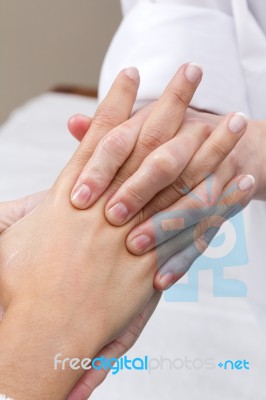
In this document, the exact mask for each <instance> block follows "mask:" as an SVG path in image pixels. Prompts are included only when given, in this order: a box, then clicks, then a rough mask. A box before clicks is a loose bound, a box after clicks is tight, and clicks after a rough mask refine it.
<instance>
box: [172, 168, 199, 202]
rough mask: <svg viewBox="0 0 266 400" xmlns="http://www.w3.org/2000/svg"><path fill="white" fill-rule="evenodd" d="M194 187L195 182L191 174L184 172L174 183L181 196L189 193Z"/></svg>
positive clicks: (173, 185) (173, 186) (174, 187)
mask: <svg viewBox="0 0 266 400" xmlns="http://www.w3.org/2000/svg"><path fill="white" fill-rule="evenodd" d="M193 187H194V182H193V179H192V177H191V176H190V174H188V173H186V172H183V173H182V174H181V175H180V176H179V177H178V179H177V180H176V181H175V182H174V183H173V184H172V188H173V189H174V190H175V191H176V193H177V194H178V195H179V196H181V197H182V196H184V195H185V194H187V193H189V192H190V191H191V190H192V189H193Z"/></svg>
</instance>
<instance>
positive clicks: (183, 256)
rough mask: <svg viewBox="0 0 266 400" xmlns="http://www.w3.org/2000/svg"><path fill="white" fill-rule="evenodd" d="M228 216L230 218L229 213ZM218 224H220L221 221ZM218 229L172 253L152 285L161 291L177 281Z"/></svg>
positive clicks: (216, 227)
mask: <svg viewBox="0 0 266 400" xmlns="http://www.w3.org/2000/svg"><path fill="white" fill-rule="evenodd" d="M228 218H230V215H229V216H228ZM220 224H221V225H222V222H220ZM218 231H219V227H218V226H215V227H214V228H213V229H211V230H209V232H208V233H206V234H205V235H203V236H200V237H199V238H197V239H195V241H194V243H192V244H190V245H189V246H188V247H186V248H185V249H183V250H181V251H180V252H179V253H177V254H175V255H173V256H172V257H171V258H170V259H169V260H168V261H167V262H166V263H165V264H164V265H163V266H162V267H161V269H160V270H159V271H158V272H157V274H156V275H155V278H154V287H155V288H156V289H158V290H162V291H163V290H167V289H169V288H170V287H171V286H173V285H174V284H175V283H176V282H177V281H179V279H181V278H182V277H183V276H184V275H185V274H186V273H187V272H188V270H189V268H190V267H191V266H192V264H193V263H194V262H195V261H196V259H197V258H198V257H200V256H201V255H202V254H203V253H204V251H205V250H206V249H207V247H208V246H209V244H210V243H211V241H212V239H213V238H214V236H215V235H216V234H217V232H218Z"/></svg>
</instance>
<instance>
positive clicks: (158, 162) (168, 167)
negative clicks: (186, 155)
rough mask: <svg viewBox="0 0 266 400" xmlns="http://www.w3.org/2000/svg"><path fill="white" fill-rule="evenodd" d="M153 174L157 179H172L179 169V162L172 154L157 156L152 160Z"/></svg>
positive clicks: (153, 156) (152, 157)
mask: <svg viewBox="0 0 266 400" xmlns="http://www.w3.org/2000/svg"><path fill="white" fill-rule="evenodd" d="M150 162H151V166H152V173H153V174H154V175H155V176H156V177H158V176H159V177H161V176H162V177H169V178H172V177H173V176H174V174H175V172H176V170H177V168H178V162H177V160H176V159H175V158H174V157H173V156H172V155H170V154H160V155H159V154H155V155H152V156H151V159H150Z"/></svg>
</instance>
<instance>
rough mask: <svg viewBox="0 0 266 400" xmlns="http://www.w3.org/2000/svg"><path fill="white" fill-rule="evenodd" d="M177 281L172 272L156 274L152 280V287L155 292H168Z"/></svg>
mask: <svg viewBox="0 0 266 400" xmlns="http://www.w3.org/2000/svg"><path fill="white" fill-rule="evenodd" d="M176 281H177V277H176V275H175V274H174V273H173V272H170V271H169V272H160V271H159V272H157V274H156V276H155V278H154V287H155V289H157V290H161V291H164V290H168V289H170V287H171V286H172V285H173V284H174V283H175V282H176Z"/></svg>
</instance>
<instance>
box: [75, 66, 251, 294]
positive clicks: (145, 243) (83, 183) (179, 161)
mask: <svg viewBox="0 0 266 400" xmlns="http://www.w3.org/2000/svg"><path fill="white" fill-rule="evenodd" d="M181 72H183V71H182V68H181V69H180V71H179V74H180V76H182V75H181ZM177 78H179V75H178V74H177V76H176V77H175V78H174V79H173V81H172V82H171V83H170V84H169V85H168V88H167V90H166V91H165V93H164V95H163V96H162V97H161V98H160V99H159V101H158V102H157V103H156V106H155V107H154V109H153V110H152V112H151V114H150V116H149V117H148V118H147V120H146V122H145V123H144V125H143V128H142V130H141V132H140V134H139V138H138V142H137V144H136V145H135V148H134V150H133V153H132V155H130V153H131V152H132V146H131V145H130V144H129V142H128V140H129V137H130V135H129V134H128V133H127V130H126V129H125V130H123V131H120V132H118V133H117V135H116V136H113V138H112V137H111V135H110V139H109V145H108V146H107V145H106V140H105V138H104V139H103V141H102V142H100V144H99V145H98V146H97V148H96V151H95V153H94V155H93V157H92V158H91V159H90V160H89V162H88V163H87V165H86V166H85V168H84V169H83V172H82V174H81V176H80V177H79V178H78V180H77V183H76V185H75V188H74V190H73V192H72V202H73V204H74V205H75V206H76V207H79V208H82V209H85V208H86V207H89V206H90V205H91V204H93V203H94V201H95V200H96V199H97V198H98V196H99V195H100V194H101V193H102V192H103V191H104V190H105V188H106V187H107V186H108V185H109V183H110V182H111V180H112V179H113V176H114V173H115V172H116V171H117V169H118V168H119V167H120V166H121V163H122V162H123V160H124V159H125V158H126V157H129V161H130V158H131V157H132V156H134V155H135V154H138V157H139V154H142V157H141V156H140V157H141V159H142V161H143V162H142V164H141V166H140V167H139V168H138V170H137V171H136V172H135V173H134V174H133V175H132V176H131V177H128V179H127V181H126V182H125V183H124V184H123V185H122V186H121V187H120V188H119V190H118V191H117V192H116V193H114V194H113V196H112V197H111V199H110V200H109V202H108V204H107V207H106V218H107V219H108V220H109V221H110V222H111V223H113V224H116V225H122V224H124V223H126V222H127V221H128V220H130V219H131V218H132V217H133V216H135V215H136V214H137V216H138V221H139V223H141V222H143V221H146V220H147V219H148V218H149V217H151V216H152V215H154V214H155V213H158V212H160V211H162V210H168V208H169V207H171V211H173V210H175V209H176V210H180V205H179V203H178V200H180V199H181V198H182V197H183V196H184V195H185V194H187V193H189V192H191V190H193V189H194V188H195V189H194V192H193V195H199V194H200V195H201V196H203V198H202V203H201V208H202V209H204V212H205V214H204V213H202V212H201V213H197V215H196V216H195V219H194V221H191V219H190V226H192V225H193V224H197V223H198V222H199V221H200V219H201V218H203V216H204V215H205V216H206V215H209V214H206V208H208V213H211V211H212V208H213V206H214V205H215V204H216V203H217V202H218V201H219V200H220V197H221V195H222V193H223V191H224V188H225V186H226V185H227V184H228V183H229V182H230V180H231V179H232V178H233V177H235V176H236V175H237V169H238V168H237V162H236V159H235V156H234V152H232V149H233V148H234V147H235V146H236V144H237V143H238V141H239V140H240V139H241V137H242V136H243V134H244V132H245V130H246V127H247V120H246V118H245V117H243V116H242V115H241V114H238V113H236V114H234V113H231V114H229V115H228V116H227V117H223V118H220V119H219V121H217V119H216V120H214V119H210V118H209V119H208V118H206V117H202V116H201V115H200V113H197V112H195V111H192V110H189V111H187V112H186V113H185V111H186V109H187V106H188V100H186V101H184V99H183V100H182V98H183V97H184V92H185V91H187V90H188V88H189V85H188V84H187V88H186V87H185V85H184V87H182V88H181V89H180V88H179V90H178V93H179V97H178V101H177V103H176V102H175V100H176V98H174V97H171V95H172V93H173V92H174V90H173V89H174V88H175V86H174V84H175V79H176V82H178V80H177ZM166 105H167V108H166ZM85 118H86V117H83V127H84V128H85V126H86V123H85ZM169 121H170V122H169ZM218 123H219V124H218ZM147 138H148V139H147ZM114 139H115V140H114ZM147 140H148V142H147ZM240 142H241V141H240ZM110 143H111V144H110ZM111 148H116V150H117V151H115V152H113V153H112V152H111V151H110V149H111ZM108 149H109V150H108ZM106 150H108V151H106ZM103 156H104V157H103ZM210 174H211V193H208V196H206V193H204V190H203V187H204V186H203V184H201V182H203V181H204V179H205V178H206V177H208V176H209V175H210ZM120 175H121V176H123V168H122V169H121V171H120ZM209 181H210V179H209ZM209 181H208V182H209ZM246 181H247V182H249V184H250V185H251V186H252V184H253V183H254V182H253V179H252V178H247V179H246ZM200 184H201V185H200ZM246 185H247V183H246ZM205 186H206V185H205ZM241 186H242V187H244V184H243V183H242V185H241ZM208 187H210V185H209V183H208ZM249 189H250V188H249V187H246V190H248V191H249ZM249 193H250V191H249ZM250 197H251V194H250ZM246 201H248V199H247V200H246ZM186 204H188V202H187V203H186ZM228 206H231V204H230V205H228ZM242 206H243V204H242ZM197 207H199V204H197ZM169 211H170V210H169ZM213 211H214V210H213ZM163 217H165V214H162V215H159V216H158V218H156V220H155V221H156V224H155V226H154V223H153V221H154V219H151V220H149V221H148V222H147V223H145V222H144V223H143V224H142V225H140V226H139V227H136V228H135V229H134V230H133V231H132V232H131V233H130V235H129V236H128V238H127V246H128V249H129V250H130V251H131V252H132V253H134V254H143V253H145V252H147V251H149V250H151V249H152V248H154V247H155V246H156V245H157V246H159V245H160V244H162V240H163V242H165V241H166V238H167V236H166V238H165V235H164V236H163V238H162V235H160V236H158V232H160V228H158V221H159V220H160V218H163ZM194 239H195V238H192V239H190V240H192V242H193V240H194ZM182 243H183V245H184V246H188V245H189V244H192V243H189V241H184V240H183V242H182ZM180 250H182V248H180V247H179V248H178V249H177V251H180ZM177 276H180V274H178V275H177ZM170 278H171V279H170ZM176 279H177V278H176ZM172 281H173V279H172V277H171V276H170V275H169V274H165V273H164V274H163V276H162V274H159V273H158V274H157V277H156V279H155V287H156V288H157V289H161V290H163V289H166V288H167V287H169V283H171V282H172Z"/></svg>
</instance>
